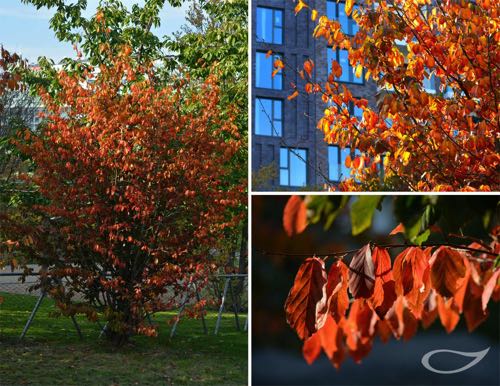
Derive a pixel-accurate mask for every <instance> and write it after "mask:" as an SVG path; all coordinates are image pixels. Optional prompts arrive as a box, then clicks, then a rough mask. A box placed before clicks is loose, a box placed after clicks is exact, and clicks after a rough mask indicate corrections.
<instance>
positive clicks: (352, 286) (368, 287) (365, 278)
mask: <svg viewBox="0 0 500 386" xmlns="http://www.w3.org/2000/svg"><path fill="white" fill-rule="evenodd" d="M349 270H350V272H349V291H351V294H352V295H353V296H354V297H355V298H369V297H370V296H372V294H373V286H374V276H375V267H374V264H373V259H372V251H371V248H370V244H366V245H365V246H364V247H363V248H361V249H360V250H359V251H358V252H356V254H355V255H354V256H353V257H352V260H351V263H350V264H349Z"/></svg>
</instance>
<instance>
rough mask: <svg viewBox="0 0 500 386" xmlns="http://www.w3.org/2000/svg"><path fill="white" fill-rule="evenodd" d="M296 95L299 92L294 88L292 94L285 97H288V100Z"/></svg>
mask: <svg viewBox="0 0 500 386" xmlns="http://www.w3.org/2000/svg"><path fill="white" fill-rule="evenodd" d="M298 95H299V92H298V91H297V90H295V91H294V92H293V94H291V95H288V97H287V99H288V100H289V101H291V100H292V99H295V98H297V96H298Z"/></svg>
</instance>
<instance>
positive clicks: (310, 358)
mask: <svg viewBox="0 0 500 386" xmlns="http://www.w3.org/2000/svg"><path fill="white" fill-rule="evenodd" d="M319 354H321V341H320V337H319V333H318V332H316V333H314V334H313V335H311V336H310V337H309V338H307V339H306V340H305V342H304V345H303V346H302V355H303V356H304V359H305V360H306V362H307V364H308V365H311V364H312V363H313V362H314V361H315V360H316V359H318V357H319Z"/></svg>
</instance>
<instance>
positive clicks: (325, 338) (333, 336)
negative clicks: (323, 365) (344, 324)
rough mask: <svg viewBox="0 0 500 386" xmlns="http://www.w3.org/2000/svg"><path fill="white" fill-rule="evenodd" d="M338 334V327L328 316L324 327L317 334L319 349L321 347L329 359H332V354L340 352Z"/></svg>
mask: <svg viewBox="0 0 500 386" xmlns="http://www.w3.org/2000/svg"><path fill="white" fill-rule="evenodd" d="M338 332H339V326H338V325H337V323H336V322H335V320H334V319H333V318H332V316H331V315H328V317H327V318H326V321H325V325H324V326H323V327H322V328H321V330H319V331H318V332H317V334H318V335H319V337H320V341H321V347H323V351H324V352H325V354H326V355H327V356H328V358H329V359H332V358H333V356H334V354H335V353H336V352H337V351H338V350H340V344H339V342H338V339H337V335H338ZM340 343H342V341H340Z"/></svg>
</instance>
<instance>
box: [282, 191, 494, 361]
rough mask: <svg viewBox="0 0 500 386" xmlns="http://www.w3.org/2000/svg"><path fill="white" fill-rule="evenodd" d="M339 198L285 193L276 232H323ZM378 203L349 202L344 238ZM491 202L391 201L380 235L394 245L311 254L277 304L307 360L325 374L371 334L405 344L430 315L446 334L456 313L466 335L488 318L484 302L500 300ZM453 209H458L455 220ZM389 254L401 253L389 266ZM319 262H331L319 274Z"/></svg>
mask: <svg viewBox="0 0 500 386" xmlns="http://www.w3.org/2000/svg"><path fill="white" fill-rule="evenodd" d="M348 201H349V197H348V196H340V197H329V196H325V197H321V196H312V197H307V198H306V200H305V201H304V200H302V198H300V197H299V196H292V197H291V198H290V199H289V201H288V203H287V205H286V207H285V210H284V216H283V225H284V227H285V230H286V231H287V233H288V234H289V235H291V236H293V235H295V234H298V233H301V232H302V231H303V230H304V229H305V228H306V226H307V224H308V222H323V223H325V225H326V227H327V228H329V227H330V226H331V224H332V223H333V221H334V220H335V217H336V216H337V215H338V213H339V211H341V210H342V208H343V207H345V206H346V205H347V203H348ZM382 201H383V198H382V197H377V196H362V197H359V198H358V199H357V200H356V201H355V202H353V203H352V205H351V206H350V217H351V223H352V233H353V234H359V233H361V232H363V231H365V230H366V229H368V228H369V227H370V224H371V218H372V216H373V213H374V212H375V209H376V208H377V207H379V206H380V205H382ZM471 202H472V203H473V204H472V205H471V204H470V203H471ZM460 204H462V206H457V205H460ZM498 205H499V203H498V198H495V197H491V198H485V200H484V201H483V199H482V198H481V199H477V198H476V200H471V198H468V199H467V202H466V201H465V198H461V197H454V198H450V197H439V196H434V197H433V196H430V197H426V196H400V197H397V198H395V200H394V209H395V215H396V217H398V218H400V219H402V221H403V222H401V224H400V225H399V226H397V227H396V228H395V229H394V230H393V231H392V232H391V233H390V235H389V236H390V237H397V236H395V235H397V234H399V233H404V234H405V241H404V242H403V243H401V242H392V243H386V244H377V243H373V242H371V241H370V242H369V243H368V244H366V245H365V246H364V247H361V248H357V249H354V250H343V251H325V252H316V251H314V252H313V253H311V256H313V257H310V258H307V259H305V261H304V262H303V263H302V265H301V267H300V269H299V271H298V273H297V276H296V278H295V282H294V285H293V287H292V289H291V290H290V293H289V295H288V298H287V301H286V304H285V312H286V317H287V321H288V323H289V324H290V326H291V327H292V328H294V329H295V330H296V332H297V334H298V336H299V337H300V338H301V339H302V340H304V347H303V353H304V357H305V359H306V360H307V361H308V363H312V362H313V361H314V360H316V358H317V357H318V356H319V354H320V353H321V351H322V350H323V351H324V352H325V353H326V355H327V356H328V358H329V359H330V360H331V362H332V364H333V365H334V366H335V367H339V366H340V364H341V363H342V361H343V360H344V359H345V355H346V354H349V355H350V356H351V357H352V358H353V359H354V360H355V361H356V362H360V361H361V359H362V358H363V357H365V356H366V355H368V353H369V352H370V350H371V347H372V343H373V340H374V339H375V338H376V337H379V338H380V339H381V340H382V341H383V342H386V341H387V340H389V339H390V337H391V336H394V337H395V338H397V339H400V338H403V339H404V340H408V339H410V338H412V337H413V336H414V335H415V333H416V332H417V329H418V326H419V324H420V323H421V324H422V326H423V327H424V328H427V327H429V326H430V325H431V324H432V323H433V322H434V320H435V319H436V318H437V317H439V319H440V321H441V323H442V325H443V326H444V328H445V329H446V331H447V332H448V333H450V332H451V331H453V330H454V329H455V327H456V326H457V324H458V322H459V320H460V315H463V316H464V318H465V321H466V324H467V328H468V330H469V332H470V331H473V330H474V329H476V328H477V327H478V326H479V325H480V324H481V323H483V322H484V321H485V320H486V318H487V317H488V314H489V313H488V308H487V306H488V302H489V300H490V299H494V300H495V301H498V300H500V283H499V279H500V263H499V262H500V257H499V252H500V246H499V244H498V229H499V228H498ZM457 207H460V208H462V209H464V210H461V211H458V212H459V213H457V209H456V208H457ZM415 219H417V220H416V221H415ZM360 222H361V223H360ZM397 249H402V251H401V252H400V253H399V254H398V255H397V256H396V257H395V258H394V259H392V258H391V255H390V252H392V251H394V250H397ZM286 253H287V254H288V255H293V252H291V251H289V252H286ZM349 258H350V262H349V263H348V260H349ZM326 263H331V264H330V268H329V270H328V273H327V270H326V267H325V265H326Z"/></svg>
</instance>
